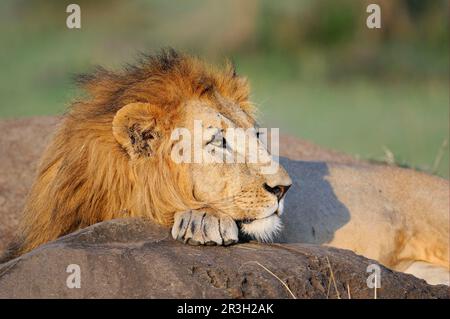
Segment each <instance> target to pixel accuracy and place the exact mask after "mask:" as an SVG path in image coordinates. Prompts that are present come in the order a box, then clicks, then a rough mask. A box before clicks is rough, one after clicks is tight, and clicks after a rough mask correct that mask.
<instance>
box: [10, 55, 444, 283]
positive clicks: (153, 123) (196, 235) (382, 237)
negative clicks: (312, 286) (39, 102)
mask: <svg viewBox="0 0 450 319" xmlns="http://www.w3.org/2000/svg"><path fill="white" fill-rule="evenodd" d="M80 83H81V84H82V86H83V87H84V88H85V89H86V90H87V92H88V93H89V98H88V99H86V100H82V101H78V102H75V103H73V105H72V107H71V108H70V110H69V111H68V113H67V114H66V115H65V117H64V119H63V121H62V122H61V124H60V127H59V129H58V131H57V132H56V135H55V136H54V138H53V141H52V142H51V144H50V146H49V147H48V149H47V151H46V152H45V153H44V156H43V158H42V161H41V164H40V166H39V169H38V175H37V178H36V181H35V183H34V185H33V187H32V190H31V192H30V195H29V197H28V200H27V203H26V206H25V209H24V216H23V219H22V222H21V226H20V232H19V236H18V240H17V242H16V243H15V244H14V245H12V246H11V247H10V249H9V256H8V257H7V258H13V257H15V256H18V255H20V254H23V253H26V252H28V251H30V250H32V249H34V248H36V247H38V246H39V245H42V244H43V243H46V242H48V241H51V240H54V239H56V238H58V237H59V236H62V235H65V234H68V233H70V232H73V231H75V230H77V229H80V228H83V227H86V226H89V225H92V224H94V223H97V222H100V221H103V220H108V219H113V218H120V217H128V216H141V217H148V218H151V219H152V220H154V221H155V222H157V223H160V224H162V225H167V226H172V236H173V237H174V238H175V239H177V240H180V241H183V242H185V243H188V244H193V245H216V244H217V245H229V244H232V243H235V242H237V241H238V235H243V236H244V237H250V238H255V239H257V240H260V241H268V240H271V239H273V238H276V239H278V240H279V241H284V242H301V243H313V244H326V245H330V246H334V247H338V248H345V249H351V250H352V251H355V252H357V253H360V254H362V255H364V256H366V257H368V258H372V259H376V260H377V261H379V262H381V263H383V264H384V265H386V266H388V267H390V268H392V269H395V270H399V271H404V272H410V273H413V274H415V275H416V276H418V277H421V278H425V279H427V280H428V282H430V283H447V284H448V281H449V280H448V262H449V252H448V249H449V243H448V241H449V227H448V226H449V216H448V209H449V196H448V181H445V180H443V179H439V178H436V177H433V176H429V175H426V174H423V173H419V172H414V171H412V170H404V169H400V168H391V167H384V166H369V165H364V164H362V165H344V164H336V163H334V164H333V163H323V162H301V161H289V160H286V159H283V164H284V166H285V167H286V168H287V169H288V171H289V173H290V175H291V176H292V177H293V180H294V184H293V185H292V188H293V190H294V192H292V195H295V196H288V197H287V198H286V199H285V198H284V195H285V194H286V191H287V190H288V188H289V187H290V186H291V184H292V182H291V179H290V177H289V176H288V174H287V173H286V171H285V170H284V168H283V167H282V166H280V165H278V166H277V167H278V169H277V170H276V171H274V172H271V173H268V172H267V171H265V170H264V169H263V168H265V167H266V166H267V165H271V164H272V163H273V159H272V157H271V155H270V154H269V153H268V152H267V150H266V149H265V147H264V146H263V145H262V144H263V143H262V142H261V141H260V139H259V138H258V137H257V134H256V133H252V132H253V131H252V130H249V132H250V134H249V135H248V136H247V137H246V138H248V141H247V142H248V143H253V144H254V145H257V148H258V152H259V155H262V157H263V158H265V159H268V160H267V161H265V162H264V163H257V162H256V163H255V162H252V161H249V158H248V156H249V155H250V154H249V153H248V152H247V153H246V152H245V151H242V149H241V148H240V146H239V145H238V144H239V143H237V141H235V140H233V139H227V135H226V134H225V131H227V130H228V129H232V128H242V129H252V128H254V126H255V125H256V123H255V117H254V107H253V106H252V104H251V103H250V102H249V100H248V94H249V89H248V85H247V82H246V80H245V79H244V78H242V77H240V76H238V75H236V73H235V71H234V68H233V67H231V66H230V65H228V66H227V67H226V68H225V69H223V70H219V69H214V68H212V67H209V66H207V65H206V64H204V63H202V62H200V61H199V60H197V59H195V58H192V57H189V56H185V55H180V54H177V53H176V52H174V51H171V50H169V51H165V52H162V53H161V54H160V55H158V56H150V57H147V58H146V59H145V60H144V61H143V62H142V63H141V65H139V66H138V67H129V68H128V69H127V70H126V71H125V72H124V73H122V74H117V73H112V72H109V71H106V70H104V69H101V68H99V69H97V70H96V71H95V72H94V73H93V74H91V75H84V76H81V77H80ZM198 121H201V124H202V128H203V129H204V131H203V132H202V139H201V146H202V147H205V148H206V147H207V149H208V152H209V154H210V156H211V157H212V158H213V159H214V158H216V157H218V158H220V156H222V155H223V154H225V153H229V152H237V153H242V154H241V155H243V157H244V159H245V160H244V161H243V162H238V163H232V164H229V163H220V162H217V163H214V162H212V163H211V162H208V163H204V162H202V163H196V162H194V163H188V162H176V161H174V156H173V152H174V149H176V146H177V145H178V144H177V143H178V141H177V140H176V139H172V138H171V137H172V135H173V132H174V131H176V129H178V128H183V129H185V130H187V131H188V132H190V133H192V135H195V132H194V131H195V123H196V122H197V123H198ZM179 151H180V150H178V151H177V152H175V153H178V152H179ZM181 151H182V153H183V152H185V151H186V150H184V149H182V150H181ZM189 152H190V151H189ZM178 155H185V154H178ZM284 202H286V203H284ZM284 204H285V205H284ZM283 206H286V214H283V215H282V212H283ZM281 220H283V221H284V224H285V225H286V227H285V229H284V231H283V233H282V234H281V236H280V237H275V235H276V234H277V232H278V231H279V230H280V226H281ZM238 225H239V226H238ZM362 271H365V270H362Z"/></svg>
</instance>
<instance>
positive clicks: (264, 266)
mask: <svg viewBox="0 0 450 319" xmlns="http://www.w3.org/2000/svg"><path fill="white" fill-rule="evenodd" d="M73 264H75V265H78V266H79V267H80V288H71V289H70V288H68V287H67V280H68V278H69V279H72V277H73V276H74V273H68V272H66V270H67V268H68V266H69V265H73ZM370 264H376V262H375V261H373V260H369V259H366V258H364V257H361V256H358V255H356V254H354V253H353V252H351V251H348V250H339V249H335V248H329V247H324V246H316V245H306V244H258V243H246V244H238V245H234V246H230V247H194V246H188V245H183V244H181V243H179V242H176V241H174V240H173V239H172V238H171V237H170V236H169V230H168V229H166V228H163V227H160V226H156V225H155V224H153V223H151V222H150V221H145V220H141V219H122V220H113V221H108V222H103V223H99V224H96V225H93V226H91V227H88V228H85V229H82V230H80V231H78V232H76V233H72V234H69V235H67V236H65V237H62V238H60V239H58V240H56V241H54V242H51V243H48V244H46V245H43V246H41V247H40V248H38V249H36V250H34V251H32V252H30V253H28V254H25V255H23V256H21V257H19V258H17V259H14V260H12V261H10V262H8V263H6V264H3V265H0V298H293V297H296V298H327V296H328V297H329V298H338V297H340V298H348V297H349V296H348V293H349V292H350V296H351V298H373V297H374V290H373V289H370V288H368V287H367V283H366V281H367V277H368V276H369V275H370V273H367V271H366V270H367V266H368V265H370ZM380 269H381V272H380V279H381V281H380V283H381V288H379V289H377V297H378V298H448V297H449V296H448V288H447V287H445V286H430V285H427V284H426V283H425V282H424V281H423V280H420V279H417V278H415V277H413V276H411V275H407V274H403V273H398V272H394V271H391V270H389V269H387V268H385V267H383V266H380ZM331 273H332V274H333V275H331ZM69 276H72V277H69ZM333 276H334V278H335V281H334V282H333V280H332V279H331V278H332V277H333ZM330 280H331V282H330ZM69 281H70V280H69Z"/></svg>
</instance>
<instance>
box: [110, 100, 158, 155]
mask: <svg viewBox="0 0 450 319" xmlns="http://www.w3.org/2000/svg"><path fill="white" fill-rule="evenodd" d="M159 113H160V111H159V110H158V109H157V108H155V107H153V106H152V105H151V104H148V103H130V104H127V105H125V106H124V107H122V108H121V109H120V110H119V111H118V112H117V113H116V115H115V116H114V119H113V123H112V130H113V135H114V137H115V138H116V140H117V142H119V144H120V145H121V146H122V147H123V148H124V149H125V150H126V151H127V152H128V154H129V155H130V157H131V158H138V157H150V156H152V155H153V154H154V153H155V150H156V148H157V147H158V144H159V142H160V138H161V132H162V130H161V128H159V127H158V119H159V116H160V115H161V114H159Z"/></svg>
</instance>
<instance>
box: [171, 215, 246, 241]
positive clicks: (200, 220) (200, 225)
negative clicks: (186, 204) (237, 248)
mask: <svg viewBox="0 0 450 319" xmlns="http://www.w3.org/2000/svg"><path fill="white" fill-rule="evenodd" d="M172 237H173V238H174V239H176V240H178V241H181V242H183V243H187V244H190V245H208V246H209V245H224V246H228V245H231V244H234V243H237V241H238V228H237V225H236V222H235V221H234V220H233V219H232V218H230V217H228V216H224V217H216V216H214V215H211V214H209V213H206V212H203V211H198V210H192V211H186V212H179V213H176V214H175V221H174V223H173V226H172Z"/></svg>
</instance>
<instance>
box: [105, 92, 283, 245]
mask: <svg viewBox="0 0 450 319" xmlns="http://www.w3.org/2000/svg"><path fill="white" fill-rule="evenodd" d="M181 109H182V111H181V113H182V114H181V115H180V114H179V113H177V114H178V115H177V116H172V117H171V115H170V114H167V113H162V111H161V110H159V109H158V108H154V107H152V106H151V105H149V104H146V103H134V104H131V105H129V106H127V107H124V108H123V109H121V110H120V111H119V112H118V114H117V116H116V117H115V120H114V122H113V131H114V134H115V137H116V139H117V140H118V141H119V142H120V143H121V144H122V146H123V147H124V148H125V149H126V150H127V151H128V153H129V154H130V157H131V162H132V163H133V165H136V166H137V167H142V168H143V169H142V170H140V171H139V173H138V174H137V176H136V179H137V184H138V185H141V186H136V188H137V189H140V191H139V192H138V193H139V194H138V198H139V201H140V202H144V203H145V202H147V201H149V202H152V203H153V204H152V205H147V206H148V207H152V208H154V207H155V202H157V201H161V199H162V198H163V197H164V196H165V195H167V193H168V192H169V191H168V189H167V188H166V189H164V190H161V189H155V188H153V189H152V190H151V191H146V190H145V189H146V186H147V187H151V185H152V184H156V183H159V184H161V183H165V184H166V186H167V185H172V184H176V186H180V187H179V188H178V190H177V191H174V192H179V193H180V194H181V193H182V194H184V195H183V196H184V197H187V196H188V195H189V196H191V197H193V198H191V199H190V204H187V205H186V207H187V208H188V209H198V208H204V209H208V210H210V211H211V212H212V213H213V214H216V215H219V216H220V215H227V216H229V217H231V218H233V219H234V220H235V221H236V222H237V223H238V225H239V226H240V230H241V233H242V234H243V235H247V236H248V237H251V238H256V239H258V240H260V241H266V240H270V239H271V238H272V236H273V235H274V234H275V233H276V232H277V231H278V230H279V229H280V228H281V220H280V215H281V214H282V213H283V200H284V195H285V193H286V191H287V189H288V188H289V186H290V185H291V183H292V182H291V179H290V178H289V176H288V174H287V173H286V171H285V170H284V168H283V167H281V166H280V165H279V164H278V163H276V162H275V161H274V160H273V158H272V156H271V155H270V154H269V152H268V151H267V149H266V147H265V145H264V143H263V142H262V140H261V139H260V138H259V137H258V136H257V131H256V130H255V129H254V120H253V119H252V118H251V117H250V116H249V115H248V114H247V113H245V112H244V111H243V110H242V109H241V108H240V107H239V106H238V105H236V104H234V103H233V102H232V101H231V100H229V99H226V98H224V97H221V96H220V95H219V94H216V95H215V98H214V99H194V100H190V101H187V102H185V103H184V104H183V105H182V107H181ZM236 129H237V130H236ZM239 130H240V131H239ZM180 132H184V133H187V134H184V135H183V136H181V135H180ZM230 132H232V133H234V134H235V135H234V136H233V135H230ZM239 132H241V133H242V134H243V135H240V136H239ZM174 137H175V138H174ZM196 153H197V154H196ZM199 153H200V155H199V156H200V157H197V156H198V154H199ZM255 154H257V157H255ZM227 156H228V157H227ZM229 156H231V157H229ZM252 156H253V157H252ZM147 162H153V164H152V165H149V164H147ZM162 163H167V164H166V165H165V166H168V167H170V169H168V170H167V171H169V173H168V174H166V176H165V177H162V176H161V174H162V171H164V168H163V167H162V166H161V164H162ZM155 172H156V173H157V174H155ZM154 178H159V179H160V180H159V181H156V182H155V179H154ZM161 179H162V180H161ZM187 188H188V189H187ZM142 194H148V196H151V197H153V198H151V199H149V198H147V197H145V196H144V197H143V195H142ZM183 200H186V198H183V199H181V201H183ZM173 201H174V200H170V199H169V200H165V203H166V204H165V206H166V208H167V205H170V204H171V202H173ZM185 202H187V201H185ZM174 207H175V206H174ZM143 209H145V208H143ZM177 209H178V210H179V209H182V208H181V206H180V205H178V208H176V209H174V210H173V211H172V214H174V213H175V212H176V210H177Z"/></svg>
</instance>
